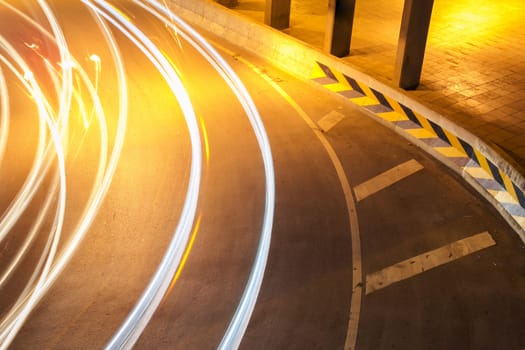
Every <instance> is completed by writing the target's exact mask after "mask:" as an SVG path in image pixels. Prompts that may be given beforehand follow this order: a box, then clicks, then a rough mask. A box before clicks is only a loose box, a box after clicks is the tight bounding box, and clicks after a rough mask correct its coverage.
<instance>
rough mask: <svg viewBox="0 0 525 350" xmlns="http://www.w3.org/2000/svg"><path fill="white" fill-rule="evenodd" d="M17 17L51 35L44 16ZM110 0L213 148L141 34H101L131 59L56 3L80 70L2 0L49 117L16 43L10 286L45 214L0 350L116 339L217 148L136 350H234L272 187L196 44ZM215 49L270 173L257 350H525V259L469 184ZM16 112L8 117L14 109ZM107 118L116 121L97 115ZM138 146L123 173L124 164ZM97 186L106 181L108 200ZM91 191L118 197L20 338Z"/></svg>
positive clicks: (358, 117) (232, 102)
mask: <svg viewBox="0 0 525 350" xmlns="http://www.w3.org/2000/svg"><path fill="white" fill-rule="evenodd" d="M86 3H90V2H89V1H86ZM94 3H96V1H94V2H93V4H94ZM17 6H21V7H20V9H21V10H22V11H23V12H24V13H26V14H28V15H29V16H32V17H33V18H35V19H36V20H38V22H39V23H42V24H44V27H45V29H46V30H48V31H50V32H52V31H53V30H54V28H53V25H52V24H50V21H49V14H48V15H47V17H46V13H45V10H44V9H43V8H38V7H37V6H36V5H31V4H30V5H26V6H25V7H24V5H21V4H17ZM114 6H115V7H116V8H118V9H119V10H118V13H120V14H121V15H122V16H123V18H127V19H128V20H129V21H130V23H133V24H134V25H135V26H136V27H137V28H140V30H141V31H142V32H143V33H144V34H145V36H146V37H147V38H148V40H151V42H152V43H153V44H155V46H156V47H157V48H158V49H160V50H159V52H160V53H161V54H162V57H164V58H167V59H168V60H169V61H170V62H171V64H172V65H173V67H176V70H177V71H178V75H179V77H180V78H181V80H182V82H183V84H184V86H185V88H186V89H187V91H188V94H189V97H190V99H191V102H192V105H193V107H194V109H195V114H196V118H195V122H196V123H197V124H198V126H199V135H198V137H199V139H200V143H201V144H202V152H196V150H195V148H194V147H192V143H191V142H192V137H195V135H192V134H191V130H190V128H189V127H188V123H187V122H186V119H185V114H184V113H183V108H184V106H183V104H182V103H180V101H178V100H177V98H176V97H175V96H174V95H173V93H172V91H171V90H170V89H169V86H168V84H167V83H166V82H165V81H164V79H163V76H162V75H161V74H160V73H159V69H158V67H155V66H154V65H153V64H152V62H151V57H147V56H146V55H145V54H144V53H143V52H142V51H141V50H140V48H139V47H138V45H137V42H134V41H133V40H140V36H139V35H137V34H132V35H131V37H130V36H127V35H124V34H123V33H122V30H118V29H117V28H116V27H115V24H111V23H110V21H109V20H108V19H106V20H104V21H103V23H106V24H107V25H108V28H110V29H111V32H112V33H113V35H114V40H115V43H116V45H115V47H117V48H118V50H119V56H118V58H115V57H114V56H112V52H111V50H112V47H111V46H110V45H109V44H108V42H107V37H105V36H104V35H103V32H104V29H103V27H101V26H99V25H97V23H96V21H95V20H94V18H93V17H92V16H91V15H90V13H89V11H88V10H87V7H86V4H83V3H81V2H73V1H59V0H57V1H53V2H51V1H50V7H49V9H50V10H52V13H53V14H54V16H55V17H56V20H57V23H58V24H59V25H60V28H61V30H62V32H63V33H64V35H65V37H64V42H66V43H67V49H68V52H70V53H71V55H72V56H73V58H74V59H75V60H76V61H75V63H72V62H73V60H71V61H66V63H65V64H64V56H61V52H62V55H63V53H64V52H65V51H64V50H62V51H61V50H60V49H59V47H60V46H58V45H57V44H56V43H55V42H53V41H52V40H51V39H50V38H46V36H45V35H44V34H42V31H40V30H39V29H38V28H36V27H33V26H31V25H29V24H28V18H22V17H20V16H19V15H17V14H15V12H14V11H13V10H12V9H10V8H9V7H8V5H7V4H3V5H1V6H0V8H1V11H2V18H3V20H2V21H1V22H0V33H2V35H3V38H5V41H6V42H9V43H11V44H12V45H13V48H14V51H16V52H18V53H19V55H20V58H21V59H23V60H24V61H25V62H28V63H27V64H28V67H29V68H30V69H31V71H32V72H33V74H34V76H35V77H36V81H37V82H38V84H39V86H41V87H42V91H43V95H44V96H43V97H45V101H47V102H48V104H49V107H48V108H47V110H46V109H45V108H44V111H47V112H44V111H42V110H40V109H38V108H36V107H38V106H39V104H38V101H39V100H38V98H37V97H35V93H37V92H38V91H37V90H36V89H33V90H31V89H29V88H28V87H27V86H24V83H23V82H24V79H25V81H29V82H31V77H28V76H25V77H24V74H23V73H24V69H21V68H18V71H19V72H22V74H21V75H22V76H17V75H16V74H15V72H13V71H12V70H11V69H10V66H9V65H8V62H16V59H15V58H16V57H15V55H13V53H12V51H10V50H8V49H9V47H8V46H7V45H4V44H2V46H1V48H2V51H1V52H2V53H1V55H2V56H1V57H7V59H6V60H5V61H2V63H0V67H1V69H2V71H1V73H2V74H1V75H0V76H1V77H4V78H5V79H3V80H5V81H6V84H5V87H3V88H1V89H0V91H3V92H2V96H7V97H8V99H7V100H8V101H9V107H10V108H9V113H8V114H9V124H6V122H5V120H3V119H0V127H2V128H3V129H5V128H7V129H8V131H9V133H8V135H7V136H6V137H4V138H2V137H3V136H2V137H0V141H2V140H7V141H6V147H5V154H4V155H3V158H1V160H2V163H1V164H0V178H1V179H2V181H3V186H1V187H0V191H1V192H0V205H1V206H2V210H3V212H4V215H3V216H2V220H3V221H2V222H1V224H2V225H4V227H7V226H8V225H7V221H5V220H4V219H5V218H11V217H13V218H15V219H16V220H15V223H14V224H13V226H12V227H9V230H8V232H7V233H6V234H5V237H4V236H0V238H1V239H2V240H1V241H0V273H2V274H3V273H4V272H5V271H6V269H7V267H8V266H10V264H11V263H12V262H13V261H14V259H15V257H16V255H17V253H18V252H20V250H21V247H22V246H23V244H24V242H25V241H26V238H27V237H29V236H30V233H31V230H32V227H34V226H35V225H36V224H35V222H37V221H38V220H37V218H38V217H39V213H44V214H43V219H42V223H41V224H40V225H36V226H38V229H37V230H36V231H37V232H38V234H37V235H35V238H34V240H32V242H33V243H32V244H31V245H30V247H29V250H28V252H27V254H25V256H24V258H23V259H22V260H21V263H20V264H19V265H18V267H17V268H16V270H15V272H14V273H13V274H10V275H9V278H8V279H6V281H5V283H2V284H1V285H0V288H1V289H0V293H1V296H2V297H1V298H0V313H1V314H2V318H3V320H4V322H3V323H2V324H1V325H0V327H2V328H1V329H0V332H2V333H1V334H0V336H2V338H0V339H1V341H0V344H2V346H4V347H8V348H10V349H98V348H103V347H104V346H106V345H107V344H108V342H109V341H110V340H111V339H112V337H113V335H114V334H115V332H116V331H117V330H118V329H119V327H120V326H121V324H122V323H123V322H124V320H125V319H126V317H127V316H128V314H129V313H130V311H131V310H132V309H133V307H134V305H135V304H136V303H137V300H138V299H139V297H140V296H141V294H142V293H143V291H144V290H145V288H146V286H147V285H148V283H149V281H150V280H151V278H152V276H153V274H154V272H155V271H156V269H157V267H158V265H159V263H160V262H161V260H162V258H163V256H164V254H165V252H166V250H167V247H168V245H169V244H170V242H171V240H172V238H173V234H174V231H175V229H176V227H177V225H178V223H179V222H181V213H182V211H183V208H184V203H185V202H184V201H185V198H186V194H187V190H188V188H189V187H190V186H191V181H192V179H193V175H194V174H192V172H191V171H192V164H194V163H193V162H194V158H192V157H195V156H199V155H201V154H202V172H201V173H200V174H201V177H200V186H199V195H198V205H197V208H196V213H195V220H193V218H192V219H191V223H192V224H193V228H192V229H191V231H190V232H189V236H188V244H187V245H186V244H185V245H184V247H183V248H185V249H184V255H183V256H182V257H181V264H180V268H179V270H178V272H177V273H176V274H175V276H169V277H170V279H171V280H172V281H171V282H170V283H171V285H170V287H169V292H168V293H167V294H166V295H165V296H164V297H163V299H162V301H161V303H160V306H159V308H158V310H157V311H156V312H155V313H154V314H153V317H152V318H151V320H150V321H149V323H148V325H147V326H146V328H145V329H144V332H143V333H142V335H141V336H140V337H139V338H138V340H137V342H136V344H135V348H137V349H174V348H175V349H211V348H217V347H218V346H219V344H220V343H221V340H222V339H223V336H224V333H225V331H226V329H227V328H228V325H229V324H230V321H231V319H232V316H233V314H234V313H235V310H236V308H237V306H238V303H239V300H240V299H241V297H242V294H243V292H244V289H245V285H246V282H247V280H248V278H249V275H250V272H251V269H252V264H253V262H254V259H255V255H256V252H257V248H258V245H259V240H260V237H261V229H262V225H263V215H264V212H265V195H266V191H267V185H268V180H267V178H266V176H265V169H264V163H263V156H262V154H261V151H260V148H259V145H258V142H257V139H256V136H255V133H254V131H253V128H252V126H251V124H250V122H249V120H248V118H247V115H246V112H245V110H244V109H243V106H242V105H241V103H240V102H239V101H238V100H237V98H236V96H235V94H234V93H233V91H232V90H231V89H230V88H229V87H228V85H227V83H226V82H225V81H224V79H223V78H222V77H221V76H220V75H219V74H218V73H217V71H216V70H215V68H214V67H212V66H211V65H210V64H209V63H208V62H207V61H206V60H205V59H204V58H203V57H202V55H201V54H200V53H199V52H197V51H196V50H195V49H194V48H193V47H192V46H191V45H190V44H189V43H188V42H187V41H185V40H184V39H183V38H182V37H181V35H180V33H177V32H174V31H172V30H170V29H169V28H168V27H167V26H166V25H165V24H163V23H161V22H160V21H159V20H158V19H156V18H154V17H153V16H151V15H150V14H147V13H146V11H145V10H144V9H142V8H140V7H139V6H137V5H134V4H132V2H131V1H115V2H114ZM99 8H100V7H99ZM102 12H103V11H101V12H100V13H102ZM104 13H107V12H104ZM4 18H5V20H4ZM202 31H205V30H202ZM206 36H207V38H209V39H210V40H211V42H213V43H214V45H215V47H216V48H217V49H218V50H219V52H220V53H221V54H222V56H223V57H224V58H225V60H226V61H227V62H228V63H229V64H230V65H231V67H232V68H233V70H234V71H235V72H236V74H237V75H238V76H239V77H240V79H241V80H242V81H243V82H244V84H245V85H246V87H247V89H248V91H249V93H250V95H251V96H252V98H253V100H254V102H255V105H256V106H257V108H258V110H259V113H260V115H261V117H262V119H263V121H264V124H265V127H266V131H267V133H268V137H269V140H270V145H271V149H272V157H273V164H274V167H275V190H276V199H275V215H274V218H273V230H272V240H271V247H270V252H269V256H268V263H267V267H266V270H265V276H264V281H263V284H262V287H261V290H260V293H259V297H258V299H257V304H256V305H255V309H254V312H253V315H252V317H251V320H250V323H249V325H248V328H247V329H246V333H245V336H244V338H243V340H242V342H241V344H240V348H242V349H343V348H347V349H349V348H354V347H355V348H357V349H393V348H397V349H443V348H449V349H469V348H470V349H494V348H501V349H519V348H523V347H525V333H524V332H523V330H522V327H521V325H523V322H524V321H525V316H524V315H525V247H524V245H523V242H521V241H520V240H519V238H518V236H517V235H516V234H515V233H514V232H513V231H512V229H511V228H510V227H509V226H508V225H507V224H506V223H505V222H504V220H503V219H502V218H501V217H500V216H499V214H498V213H497V212H496V210H494V209H493V208H492V207H490V205H488V204H487V203H486V202H485V201H484V200H483V199H482V197H481V196H479V195H478V194H477V193H475V192H474V191H473V190H472V189H470V188H469V187H468V186H467V184H466V183H465V182H464V181H463V180H462V179H461V178H460V177H459V176H457V175H456V174H454V173H452V172H451V171H450V170H449V169H447V168H445V167H444V166H442V165H441V164H440V163H438V162H436V161H435V160H434V159H432V158H430V157H429V156H427V155H426V154H425V153H424V152H422V151H421V150H419V149H418V148H416V147H415V146H413V145H411V144H410V143H408V142H407V141H406V140H404V139H402V138H400V137H399V136H397V135H396V134H394V133H393V132H392V131H391V130H388V129H386V128H384V127H382V126H380V125H379V124H377V123H376V122H374V121H373V120H372V119H371V118H369V117H368V116H367V115H366V114H365V112H363V111H362V110H359V109H356V108H354V107H352V106H350V105H349V104H348V103H347V102H345V101H344V100H341V99H339V98H338V97H336V96H332V95H329V94H328V93H326V92H324V91H321V90H319V89H318V88H317V87H314V86H312V85H309V84H308V83H305V82H303V81H298V80H296V79H294V78H292V77H290V76H288V75H287V74H285V73H284V72H281V71H278V70H276V69H274V68H272V67H271V66H269V65H268V64H267V63H265V62H264V61H262V60H260V59H258V58H256V57H254V56H252V55H250V54H248V53H246V52H245V51H243V50H242V49H241V48H237V47H233V46H230V45H228V44H226V43H224V42H222V41H221V40H220V39H219V38H218V37H215V36H214V34H212V33H207V35H206ZM3 40H4V39H3ZM2 43H4V41H2ZM115 47H114V48H115ZM62 48H63V47H62ZM149 52H151V51H149ZM66 58H67V57H66ZM120 59H121V60H122V66H119V63H118V62H119V60H120ZM46 60H47V62H50V63H48V64H47V67H46ZM59 63H60V64H59ZM68 64H69V65H68ZM68 66H73V67H74V68H73V69H72V77H71V80H70V81H71V82H72V84H71V87H72V89H73V91H74V93H72V94H71V96H73V98H72V100H71V108H69V109H67V117H66V119H67V120H68V123H67V124H65V122H64V119H60V117H61V114H60V111H61V109H60V108H59V107H60V106H63V103H64V100H63V99H61V95H60V93H59V92H60V91H64V89H66V90H67V86H59V85H60V84H59V83H57V82H63V81H67V80H68V74H69V73H68V70H67V67H68ZM49 67H52V69H50V68H49ZM64 67H66V68H64ZM119 69H121V70H122V71H121V73H122V74H121V73H119ZM14 71H17V70H16V69H15V70H14ZM124 73H125V74H124ZM119 77H120V78H122V77H125V81H123V80H122V79H121V80H119ZM1 81H2V80H0V83H1ZM57 84H58V85H57ZM124 84H125V85H124ZM90 89H91V91H92V92H93V91H95V92H96V94H90ZM28 91H31V92H32V93H29V92H28ZM94 96H98V99H97V97H94ZM123 96H125V97H127V100H123ZM41 97H42V96H41ZM0 101H2V103H3V105H4V106H5V104H6V100H0ZM79 101H82V102H79ZM97 103H99V105H100V106H101V109H102V110H103V113H102V112H101V113H97V111H98V109H97V108H96V107H97ZM1 105H2V104H0V106H1ZM35 106H36V107H35ZM123 106H125V109H123ZM44 107H45V106H44ZM123 110H125V111H126V113H125V117H126V119H125V120H126V125H125V129H124V128H123V124H122V120H123V119H122V118H123V116H124V114H120V115H119V112H121V111H123ZM39 112H40V115H38V113H39ZM46 113H49V114H50V115H51V116H52V120H51V122H50V123H52V125H54V127H55V128H56V131H57V133H58V136H57V139H60V140H61V143H60V144H61V145H62V146H64V148H65V149H64V151H63V153H61V151H60V150H58V151H57V149H58V148H59V147H58V146H57V143H56V142H55V143H53V139H52V136H53V135H52V134H51V133H50V132H49V131H46V130H49V127H48V129H46V125H45V123H43V122H39V121H41V120H43V119H45V118H44V116H45V115H46ZM53 118H54V119H53ZM57 120H58V121H60V122H57ZM61 123H62V124H61ZM61 125H65V127H64V128H62V129H61ZM41 130H44V131H41ZM53 130H55V129H53ZM64 130H67V133H66V132H65V131H64ZM43 134H46V135H47V136H46V137H45V138H44V140H45V145H50V146H49V147H50V148H51V149H52V151H50V153H51V154H52V155H51V156H50V157H48V158H46V157H45V155H46V150H45V149H44V148H45V147H42V145H41V144H40V143H39V142H40V141H41V140H42V139H43V138H42V135H43ZM106 134H107V135H106ZM0 135H2V134H0ZM105 135H106V136H105ZM121 136H123V137H124V139H123V144H122V152H121V153H120V157H119V158H118V162H117V163H115V165H116V168H115V169H114V174H113V172H112V168H111V164H112V163H111V155H112V152H113V151H115V150H118V148H119V140H120V139H119V137H121ZM42 142H43V141H42ZM106 143H107V144H106ZM43 144H44V143H43ZM0 145H2V144H1V143H0ZM57 154H59V155H60V154H62V155H63V156H64V163H63V164H64V174H65V175H64V176H62V177H61V176H58V177H56V176H55V174H56V170H57V169H58V170H60V164H61V159H60V158H61V157H60V156H57ZM104 157H106V161H105V162H102V161H101V159H104ZM35 159H49V161H48V163H49V164H48V163H46V162H43V164H38V165H39V166H38V167H36V166H35ZM101 164H102V165H101ZM46 165H47V168H46ZM99 167H101V169H102V170H99ZM35 168H36V169H37V171H36V173H35V174H44V176H43V178H42V179H41V181H36V180H35V181H36V182H37V183H32V186H28V188H36V190H35V191H34V193H33V194H32V195H30V196H29V197H28V198H26V200H25V201H22V202H24V203H26V205H25V206H23V208H24V209H23V210H15V209H16V208H18V207H14V205H13V203H17V202H16V201H17V198H18V197H17V196H20V193H21V189H23V188H25V187H24V186H25V184H27V183H28V182H30V181H29V180H28V179H31V177H30V174H31V173H32V169H35ZM97 171H99V172H100V173H101V174H103V175H99V176H105V175H107V176H108V177H109V178H111V183H110V185H109V188H108V190H107V193H105V192H104V184H103V182H100V181H97ZM35 176H36V175H35ZM36 177H38V176H36ZM57 179H58V180H57ZM62 185H63V186H62ZM345 186H348V187H345ZM64 189H66V190H67V191H66V190H64ZM91 191H94V193H95V192H97V191H101V193H103V194H105V196H104V197H103V201H101V203H100V206H99V207H96V209H97V210H96V216H94V218H93V221H92V222H91V225H90V227H89V230H87V231H86V234H85V236H84V237H83V238H82V239H81V243H80V244H79V246H78V249H76V251H75V253H74V255H72V258H71V260H70V261H69V263H68V264H67V266H66V267H65V269H64V270H63V271H62V272H61V273H59V274H58V278H57V279H56V281H55V282H54V283H52V284H50V286H49V290H48V291H47V293H45V294H44V296H43V298H42V300H40V301H38V302H36V303H35V306H34V307H31V308H30V311H31V312H30V313H29V315H28V316H27V319H25V320H24V322H23V324H21V325H20V326H21V328H20V330H19V331H17V332H9V331H8V328H6V327H7V323H6V320H8V319H9V314H8V312H9V310H12V307H13V305H14V303H15V300H16V298H17V296H19V295H20V294H21V293H22V291H23V288H24V286H25V284H26V282H27V281H28V280H29V279H30V276H31V274H32V272H33V271H35V269H36V266H37V265H38V260H39V258H40V256H41V255H42V253H43V252H44V253H45V254H43V256H44V257H50V256H52V249H51V250H49V249H48V250H46V247H47V248H49V247H50V246H52V242H58V243H56V249H57V254H56V256H54V257H51V258H50V259H51V260H50V261H51V262H53V263H54V264H56V263H57V261H59V259H60V256H61V254H64V252H65V251H66V249H67V247H69V246H70V243H71V242H74V241H75V239H77V238H78V237H79V236H78V234H79V230H78V223H79V222H82V220H84V219H86V213H87V212H86V210H85V208H88V207H89V206H90V205H91V203H92V199H93V197H90V196H91V194H92V192H91ZM97 193H98V192H97ZM61 195H63V196H64V197H65V201H64V202H61V201H60V198H61ZM48 202H49V203H50V204H48V205H49V210H48V211H47V212H46V211H45V210H44V208H45V207H46V203H48ZM13 208H15V209H13ZM61 210H62V212H63V213H64V221H63V223H62V224H61V230H60V234H61V236H60V237H58V236H57V233H56V231H55V229H56V226H57V224H58V223H59V222H60V220H58V219H57V218H58V217H60V215H59V214H57V213H61ZM17 212H20V215H17V214H16V213H17ZM0 228H1V227H0ZM2 230H3V228H2ZM0 233H1V232H0ZM48 237H52V240H48ZM53 239H55V240H53ZM50 242H51V243H50ZM52 266H56V265H52ZM9 335H12V336H13V337H14V338H13V339H8V338H9Z"/></svg>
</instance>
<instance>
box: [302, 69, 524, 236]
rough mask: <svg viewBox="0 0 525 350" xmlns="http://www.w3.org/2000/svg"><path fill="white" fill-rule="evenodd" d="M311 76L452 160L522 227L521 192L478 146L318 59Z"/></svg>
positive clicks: (317, 81)
mask: <svg viewBox="0 0 525 350" xmlns="http://www.w3.org/2000/svg"><path fill="white" fill-rule="evenodd" d="M310 79H311V80H313V81H315V82H316V83H319V84H321V85H322V86H324V87H325V88H326V89H328V90H330V91H332V92H335V93H337V94H339V95H342V96H344V97H346V98H347V99H349V100H350V101H351V102H353V103H355V104H357V105H359V106H361V107H363V108H365V109H367V110H369V111H370V112H372V113H374V114H375V115H376V116H377V117H379V118H380V119H382V120H384V121H386V122H389V123H391V124H393V125H395V126H396V127H397V128H399V129H401V130H403V131H404V132H406V133H407V134H409V135H411V136H413V137H415V138H416V139H418V140H420V141H421V142H423V143H425V144H427V145H428V146H430V147H431V148H432V149H434V150H435V151H436V152H438V153H439V154H441V155H443V156H444V157H446V158H447V159H449V160H451V161H452V162H453V163H455V164H456V165H457V166H458V167H459V168H460V170H461V172H462V173H467V174H469V175H470V176H471V177H472V178H474V179H475V180H476V181H477V182H478V183H479V184H480V185H481V186H482V187H483V188H484V189H485V190H486V191H487V192H488V193H490V195H492V196H493V197H494V198H495V199H496V200H497V201H498V202H499V203H500V204H501V206H502V207H503V208H504V209H505V210H506V211H507V213H508V214H510V216H511V217H512V218H513V219H514V220H515V221H516V223H517V224H518V225H519V226H520V227H521V228H522V229H523V230H525V194H524V192H523V191H522V190H521V189H520V188H519V187H518V186H517V185H516V184H515V183H513V182H512V180H511V179H510V178H509V177H508V176H507V175H506V174H505V173H504V172H503V171H502V170H501V169H499V168H498V167H497V166H496V165H495V164H494V163H493V162H491V161H490V160H489V159H487V157H485V156H484V155H483V154H482V153H481V152H480V151H479V150H477V149H475V148H474V147H472V146H471V145H470V144H468V143H467V142H466V141H464V140H462V139H461V138H460V137H458V136H456V135H454V134H452V133H451V132H450V131H448V130H446V129H445V128H443V127H441V126H439V125H437V124H436V123H434V122H432V121H431V120H429V119H427V118H425V117H423V116H422V115H420V114H418V113H417V112H415V111H414V110H412V109H410V108H408V107H406V106H404V105H403V104H401V103H399V102H397V101H396V100H394V99H392V98H390V97H388V96H386V95H384V94H382V93H380V92H379V91H376V90H374V89H372V88H370V87H369V86H367V85H365V84H363V83H361V82H359V81H357V80H355V79H352V78H351V77H348V76H347V75H345V74H343V73H341V72H338V71H337V70H335V69H331V68H329V67H328V66H326V65H324V64H322V63H319V62H317V64H316V65H315V67H314V70H313V72H312V75H311V77H310Z"/></svg>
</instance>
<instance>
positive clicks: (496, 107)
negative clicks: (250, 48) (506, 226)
mask: <svg viewBox="0 0 525 350" xmlns="http://www.w3.org/2000/svg"><path fill="white" fill-rule="evenodd" d="M238 1H239V4H238V6H237V7H236V8H235V10H236V11H238V12H239V13H242V14H244V15H246V16H248V17H250V18H252V19H254V20H256V21H259V22H262V21H263V18H264V0H238ZM327 3H328V2H327V1H319V0H292V15H291V27H290V28H289V29H287V30H285V32H286V33H288V34H289V35H291V36H294V37H296V38H298V39H300V40H303V41H305V42H307V43H309V44H311V45H313V46H315V47H318V48H321V47H322V43H323V38H324V30H325V22H326V13H327ZM402 7H403V1H402V0H367V1H357V2H356V15H355V20H354V32H353V37H352V46H351V55H350V56H348V57H346V58H344V61H346V62H348V63H350V64H351V65H353V66H354V67H356V68H358V69H359V70H361V71H364V72H365V73H367V74H369V75H371V76H373V77H374V78H376V79H377V80H380V81H382V82H384V83H387V84H392V75H393V71H394V62H395V56H396V49H397V40H398V35H399V26H400V23H401V14H402ZM524 22H525V1H523V0H500V1H494V0H491V1H487V0H435V1H434V10H433V14H432V21H431V26H430V31H429V37H428V42H427V51H426V55H425V63H424V66H423V74H422V77H421V85H420V86H419V88H418V89H417V90H415V91H410V92H407V94H409V96H411V97H412V98H414V99H416V100H418V101H419V102H421V103H422V104H425V105H427V106H428V107H430V108H432V109H434V110H435V111H436V112H438V113H440V114H442V115H444V116H446V117H447V118H448V119H450V120H451V121H453V122H455V123H456V124H458V125H460V126H462V127H464V128H465V129H467V130H469V131H471V132H472V133H473V134H475V135H477V136H479V137H480V138H481V139H483V140H484V141H486V142H487V143H489V144H495V145H496V146H498V147H499V148H500V150H502V151H503V152H505V153H506V155H508V156H509V157H510V159H511V160H514V161H515V162H516V163H517V165H518V166H519V167H521V169H520V170H521V172H522V174H525V172H524V169H525V53H524V48H525V46H524V45H525V44H524V43H525V26H523V24H522V23H524Z"/></svg>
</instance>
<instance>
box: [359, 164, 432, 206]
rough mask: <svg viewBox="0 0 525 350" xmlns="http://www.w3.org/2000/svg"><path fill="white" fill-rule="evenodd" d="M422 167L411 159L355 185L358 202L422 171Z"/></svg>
mask: <svg viewBox="0 0 525 350" xmlns="http://www.w3.org/2000/svg"><path fill="white" fill-rule="evenodd" d="M421 169H423V165H421V164H420V163H418V162H417V161H416V160H415V159H411V160H409V161H408V162H405V163H403V164H400V165H398V166H396V167H394V168H392V169H390V170H387V171H385V172H384V173H382V174H380V175H377V176H376V177H373V178H372V179H370V180H368V181H365V182H363V183H362V184H360V185H357V186H356V187H354V193H355V197H356V200H357V201H358V202H359V201H362V200H363V199H365V198H367V197H370V196H371V195H373V194H375V193H376V192H379V191H381V190H383V189H385V188H387V187H389V186H391V185H393V184H395V183H397V182H399V181H401V180H403V179H404V178H406V177H408V176H410V175H412V174H414V173H416V172H418V171H420V170H421Z"/></svg>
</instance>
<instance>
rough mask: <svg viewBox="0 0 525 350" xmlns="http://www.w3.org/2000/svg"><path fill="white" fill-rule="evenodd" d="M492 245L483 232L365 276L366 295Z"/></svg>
mask: <svg viewBox="0 0 525 350" xmlns="http://www.w3.org/2000/svg"><path fill="white" fill-rule="evenodd" d="M494 245H496V242H495V241H494V239H493V238H492V236H491V235H490V233H488V232H486V231H485V232H482V233H478V234H476V235H474V236H471V237H467V238H464V239H461V240H459V241H456V242H454V243H451V244H447V245H446V246H443V247H441V248H438V249H435V250H431V251H429V252H426V253H423V254H421V255H418V256H416V257H413V258H411V259H407V260H405V261H402V262H399V263H397V264H395V265H392V266H389V267H387V268H384V269H382V270H380V271H377V272H374V273H372V274H369V275H367V276H366V294H367V295H368V294H370V293H372V292H375V291H377V290H379V289H382V288H385V287H387V286H389V285H391V284H393V283H396V282H399V281H403V280H406V279H408V278H411V277H414V276H416V275H418V274H421V273H423V272H425V271H428V270H430V269H433V268H435V267H438V266H441V265H444V264H446V263H449V262H452V261H454V260H457V259H459V258H462V257H464V256H467V255H469V254H472V253H475V252H477V251H480V250H482V249H485V248H488V247H492V246H494Z"/></svg>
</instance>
